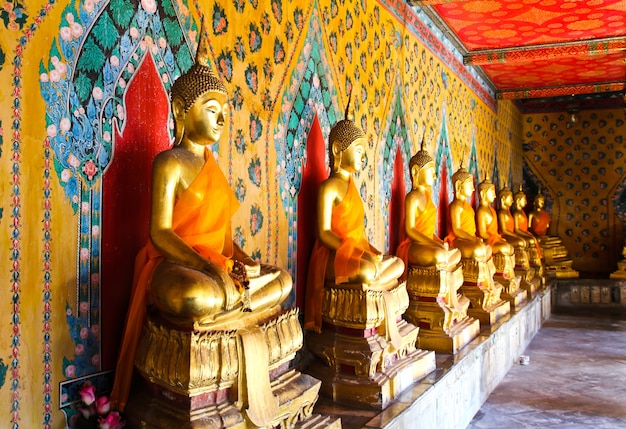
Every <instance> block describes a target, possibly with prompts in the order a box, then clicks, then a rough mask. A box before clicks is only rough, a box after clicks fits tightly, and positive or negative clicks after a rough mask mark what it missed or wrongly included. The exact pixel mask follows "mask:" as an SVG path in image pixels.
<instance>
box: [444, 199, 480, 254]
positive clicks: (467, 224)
mask: <svg viewBox="0 0 626 429" xmlns="http://www.w3.org/2000/svg"><path fill="white" fill-rule="evenodd" d="M462 204H463V211H462V212H461V229H462V230H463V231H465V232H467V233H469V234H471V235H472V236H475V235H476V219H475V216H474V209H473V208H472V206H470V204H469V203H468V202H467V201H463V202H462ZM457 238H458V237H457V236H456V235H454V232H453V230H452V227H450V232H449V233H448V235H447V236H446V239H445V241H446V242H447V243H449V244H450V246H454V241H455V240H456V239H457Z"/></svg>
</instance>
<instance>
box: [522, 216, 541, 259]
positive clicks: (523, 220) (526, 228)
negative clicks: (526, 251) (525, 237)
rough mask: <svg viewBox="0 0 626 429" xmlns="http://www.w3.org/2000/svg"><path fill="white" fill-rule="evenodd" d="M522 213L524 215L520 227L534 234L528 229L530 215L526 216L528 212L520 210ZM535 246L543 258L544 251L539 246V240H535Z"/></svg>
mask: <svg viewBox="0 0 626 429" xmlns="http://www.w3.org/2000/svg"><path fill="white" fill-rule="evenodd" d="M520 213H521V215H522V216H520V218H521V219H522V221H521V222H520V223H519V229H520V230H522V231H524V232H527V233H529V234H532V233H531V232H530V231H528V216H526V213H524V210H520ZM535 248H536V249H537V254H538V255H539V257H540V258H543V252H542V251H541V247H539V241H538V240H535Z"/></svg>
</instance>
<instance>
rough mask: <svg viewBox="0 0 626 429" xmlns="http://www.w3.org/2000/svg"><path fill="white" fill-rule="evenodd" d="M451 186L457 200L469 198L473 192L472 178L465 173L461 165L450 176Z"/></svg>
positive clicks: (468, 173) (467, 172)
mask: <svg viewBox="0 0 626 429" xmlns="http://www.w3.org/2000/svg"><path fill="white" fill-rule="evenodd" d="M452 185H453V186H454V194H455V195H456V197H457V198H469V197H471V196H472V193H473V192H474V177H473V176H472V175H471V174H470V172H469V171H467V170H466V169H465V168H464V167H463V164H461V165H460V166H459V169H458V170H457V171H456V172H455V173H454V174H453V175H452Z"/></svg>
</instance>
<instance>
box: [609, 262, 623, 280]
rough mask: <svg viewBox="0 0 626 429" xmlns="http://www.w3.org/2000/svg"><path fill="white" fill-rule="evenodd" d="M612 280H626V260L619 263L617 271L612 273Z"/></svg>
mask: <svg viewBox="0 0 626 429" xmlns="http://www.w3.org/2000/svg"><path fill="white" fill-rule="evenodd" d="M611 278H612V279H626V259H622V260H621V261H619V262H618V263H617V270H615V271H614V272H612V273H611Z"/></svg>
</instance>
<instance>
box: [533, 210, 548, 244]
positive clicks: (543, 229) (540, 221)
mask: <svg viewBox="0 0 626 429" xmlns="http://www.w3.org/2000/svg"><path fill="white" fill-rule="evenodd" d="M549 227H550V215H549V214H548V213H546V211H545V210H541V211H540V212H539V217H537V216H534V217H533V222H532V225H530V228H531V229H532V230H533V232H534V233H535V234H537V235H538V236H539V237H544V236H546V235H547V234H548V228H549Z"/></svg>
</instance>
